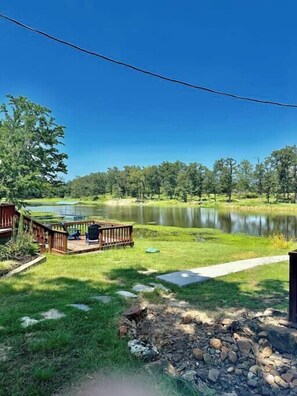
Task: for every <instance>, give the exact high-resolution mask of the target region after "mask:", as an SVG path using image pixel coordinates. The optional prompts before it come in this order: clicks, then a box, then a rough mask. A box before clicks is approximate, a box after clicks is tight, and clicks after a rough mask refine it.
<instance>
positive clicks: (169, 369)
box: [165, 363, 179, 377]
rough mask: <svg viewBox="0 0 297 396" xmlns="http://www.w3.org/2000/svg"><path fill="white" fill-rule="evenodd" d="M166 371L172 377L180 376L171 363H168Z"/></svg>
mask: <svg viewBox="0 0 297 396" xmlns="http://www.w3.org/2000/svg"><path fill="white" fill-rule="evenodd" d="M165 371H166V373H167V374H168V375H169V376H170V377H178V376H179V374H178V372H177V371H176V369H175V367H174V366H173V365H172V364H171V363H168V365H167V367H166V370H165Z"/></svg>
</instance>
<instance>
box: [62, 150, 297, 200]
mask: <svg viewBox="0 0 297 396" xmlns="http://www.w3.org/2000/svg"><path fill="white" fill-rule="evenodd" d="M55 192H56V193H57V191H55ZM58 193H59V194H60V195H70V196H71V197H77V198H78V197H86V196H93V197H95V199H96V197H99V196H100V195H105V194H111V195H113V196H115V197H119V198H125V197H135V198H137V199H138V200H140V201H142V200H144V199H145V198H156V197H157V198H159V199H160V197H161V196H162V197H166V198H169V199H173V198H175V199H180V200H182V201H184V202H187V201H188V200H189V199H191V200H193V199H197V200H198V201H200V200H201V199H202V196H205V195H207V196H208V197H210V196H212V197H214V199H216V197H217V195H218V194H225V195H226V197H227V200H228V201H229V202H231V200H232V196H233V194H235V193H236V194H240V195H242V196H243V197H247V198H248V197H252V196H262V195H265V196H266V199H267V201H268V202H270V200H271V198H272V197H275V199H276V200H278V201H291V200H292V201H293V202H295V203H297V147H296V146H286V147H285V148H282V149H280V150H275V151H273V152H272V153H271V154H270V156H268V157H267V158H266V159H265V160H264V161H260V160H258V161H257V163H256V164H255V165H254V164H252V163H251V162H250V161H248V160H242V161H240V162H237V161H236V160H235V159H233V158H221V159H219V160H217V161H215V162H214V164H213V166H212V168H209V167H207V166H205V165H203V164H201V163H199V162H192V163H190V164H185V163H183V162H181V161H176V162H168V161H164V162H162V163H161V164H160V165H152V166H146V167H140V166H136V165H133V166H128V165H127V166H124V167H123V169H119V168H117V167H112V168H109V169H108V170H107V171H106V172H96V173H91V174H89V175H86V176H82V177H76V178H75V179H73V180H71V181H69V182H68V183H66V184H65V185H64V186H63V187H61V188H60V190H59V191H58Z"/></svg>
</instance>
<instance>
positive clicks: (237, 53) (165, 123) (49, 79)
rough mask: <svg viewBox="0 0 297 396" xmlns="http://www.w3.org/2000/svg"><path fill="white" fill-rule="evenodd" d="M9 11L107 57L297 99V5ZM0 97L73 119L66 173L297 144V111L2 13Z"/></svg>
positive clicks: (29, 5) (91, 3)
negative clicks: (20, 98) (226, 94)
mask: <svg viewBox="0 0 297 396" xmlns="http://www.w3.org/2000/svg"><path fill="white" fill-rule="evenodd" d="M0 12H1V13H5V14H7V15H8V16H11V17H14V18H16V19H19V20H21V21H23V22H25V23H27V24H28V25H32V26H34V27H37V28H39V29H40V30H44V31H47V32H49V33H51V34H53V35H56V36H59V37H61V38H64V39H65V40H69V41H72V42H74V43H76V44H79V45H81V46H84V47H86V48H88V49H91V50H95V51H98V52H101V53H103V54H105V55H107V56H110V57H114V58H118V59H120V60H123V61H126V62H129V63H132V64H135V65H137V66H139V67H143V68H146V69H150V70H152V71H154V72H158V73H163V74H166V75H169V76H171V77H174V78H178V79H184V80H187V81H189V82H193V83H196V84H199V85H206V86H209V87H213V88H216V89H219V90H225V91H230V92H234V93H238V94H242V95H249V96H255V97H259V98H263V99H272V100H278V101H284V102H292V103H296V102H297V73H296V64H297V45H296V41H297V24H296V15H297V2H296V1H295V0H291V1H290V0H288V1H286V2H285V3H283V2H281V1H275V0H261V1H259V0H250V1H248V2H244V1H238V0H232V1H231V0H204V1H202V0H188V1H186V2H182V1H177V0H166V1H162V0H150V1H146V2H145V1H139V0H137V1H136V0H135V1H134V0H133V1H129V0H127V1H121V0H109V1H100V0H48V1H40V0H38V1H37V0H27V1H23V0H6V1H5V0H4V1H2V2H1V6H0ZM0 53H1V61H0V101H1V102H3V101H4V99H5V95H6V94H8V93H10V94H12V95H15V96H17V95H24V96H27V97H29V98H30V99H31V100H32V101H34V102H37V103H40V104H42V105H45V106H47V107H49V108H51V109H52V111H53V115H54V116H55V117H56V120H57V122H58V123H60V124H63V125H65V126H66V139H65V144H66V145H65V150H66V152H67V153H68V155H69V161H68V168H69V174H68V176H67V178H72V177H74V176H76V175H83V174H86V173H89V172H93V171H99V170H106V169H107V168H108V167H110V166H119V167H122V166H123V165H125V164H137V165H149V164H158V163H161V162H162V161H164V160H169V161H175V160H177V159H179V160H181V161H185V162H192V161H197V162H202V163H205V164H206V165H209V166H211V165H212V163H213V161H214V160H215V159H218V158H221V157H226V156H232V157H234V158H236V159H237V160H241V159H243V158H246V159H249V160H251V161H253V162H254V161H255V158H256V157H260V158H261V159H262V158H264V157H265V156H266V155H268V154H269V153H270V152H271V151H272V150H274V149H278V148H281V147H283V146H285V145H291V144H296V143H297V139H296V129H297V110H296V109H286V108H278V107H273V106H266V105H260V104H259V105H257V104H253V103H246V102H240V101H236V100H232V99H228V98H223V97H217V96H214V95H211V94H208V93H203V92H200V91H195V90H191V89H188V88H185V87H180V86H176V85H172V84H170V83H166V82H162V81H159V80H155V79H153V78H152V77H147V76H144V75H139V74H137V73H135V72H132V71H130V70H127V69H123V68H121V67H119V66H116V65H112V64H110V63H106V62H104V61H101V60H99V59H96V58H93V57H90V56H88V55H84V54H81V53H78V52H76V51H74V50H73V49H70V48H67V47H64V46H62V45H59V44H57V43H54V42H51V41H49V40H47V39H45V38H43V37H40V36H37V35H35V34H34V33H31V32H28V31H25V30H22V29H20V28H18V27H17V26H15V25H12V24H10V23H8V22H6V21H4V20H0Z"/></svg>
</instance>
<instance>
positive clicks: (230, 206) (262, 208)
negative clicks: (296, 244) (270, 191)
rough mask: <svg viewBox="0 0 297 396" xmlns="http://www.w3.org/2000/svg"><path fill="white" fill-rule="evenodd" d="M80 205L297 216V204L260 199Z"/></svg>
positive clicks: (40, 201)
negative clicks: (192, 209)
mask: <svg viewBox="0 0 297 396" xmlns="http://www.w3.org/2000/svg"><path fill="white" fill-rule="evenodd" d="M63 200H64V201H65V202H67V201H68V200H69V202H71V201H73V199H71V198H66V199H65V198H63ZM59 201H61V198H38V199H29V200H25V203H26V204H29V205H30V206H39V205H40V206H42V205H47V204H48V205H55V204H56V203H57V202H59ZM78 201H79V203H78V205H85V206H97V205H108V206H114V207H116V206H148V207H159V208H161V207H168V208H173V207H176V208H203V209H215V210H220V211H229V212H230V211H232V212H249V213H255V214H259V213H263V214H273V215H286V214H287V215H292V216H293V215H295V214H296V215H297V204H293V203H269V204H268V203H265V202H263V201H262V200H260V199H242V200H234V201H232V202H230V203H229V202H226V201H224V200H217V201H216V202H215V201H211V200H209V201H202V202H198V201H188V202H180V201H178V200H175V199H172V200H169V199H164V200H162V199H161V200H154V199H151V200H145V201H143V202H138V201H137V200H136V199H135V198H104V199H100V200H96V201H94V200H91V199H87V198H83V199H80V200H79V199H78Z"/></svg>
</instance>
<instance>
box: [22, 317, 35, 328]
mask: <svg viewBox="0 0 297 396" xmlns="http://www.w3.org/2000/svg"><path fill="white" fill-rule="evenodd" d="M20 320H21V322H22V327H24V328H26V327H28V326H32V325H34V324H36V323H39V320H37V319H32V318H29V316H23V317H22V318H21V319H20Z"/></svg>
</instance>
